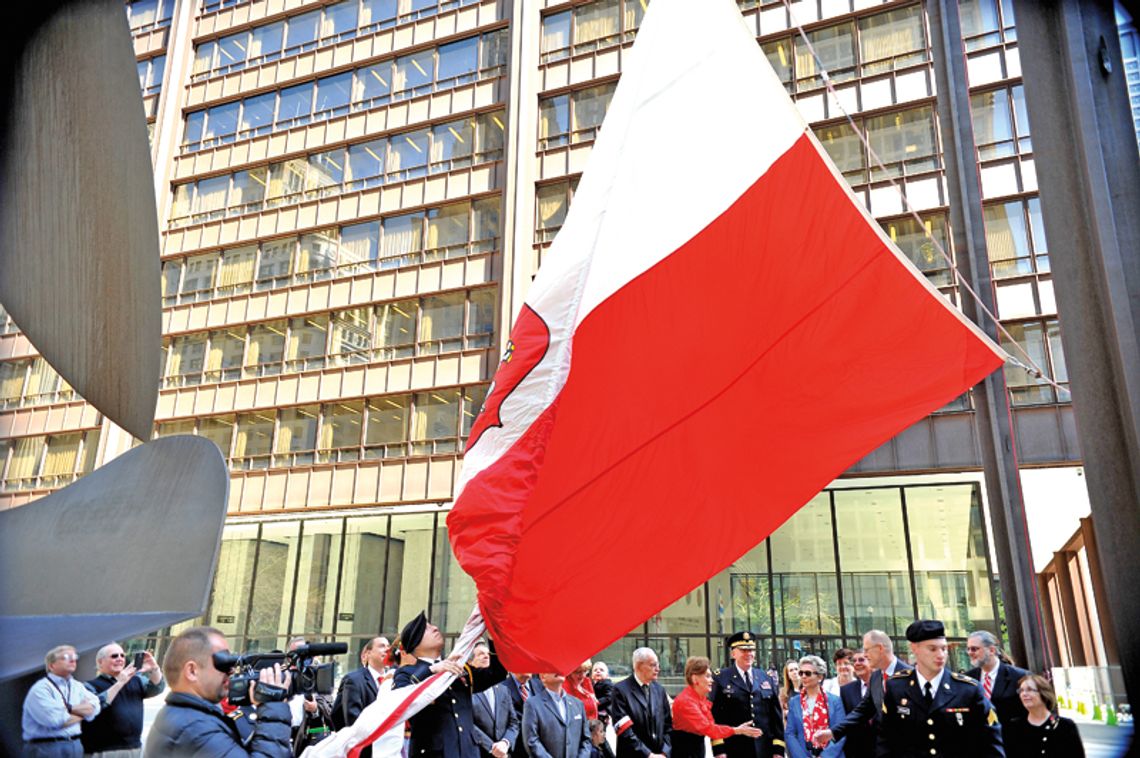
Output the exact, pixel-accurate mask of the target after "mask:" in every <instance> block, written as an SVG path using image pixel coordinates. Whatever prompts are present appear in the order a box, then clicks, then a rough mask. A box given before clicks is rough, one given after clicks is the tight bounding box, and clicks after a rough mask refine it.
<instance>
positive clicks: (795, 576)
mask: <svg viewBox="0 0 1140 758" xmlns="http://www.w3.org/2000/svg"><path fill="white" fill-rule="evenodd" d="M770 541H771V545H772V581H773V596H774V604H775V609H776V633H777V634H794V635H801V634H827V635H834V634H839V631H840V625H839V590H838V586H837V582H836V578H837V577H836V571H835V545H834V542H833V541H832V522H831V505H830V499H829V498H828V495H827V493H826V492H823V493H821V494H819V495H816V496H815V497H814V498H812V499H811V500H810V501H808V503H807V505H805V506H804V507H803V508H801V509H800V510H799V511H797V512H796V514H795V515H794V516H792V517H791V518H790V519H788V521H786V522H784V525H783V526H781V527H780V528H779V529H777V530H776V531H775V532H773V533H772V536H771V538H770Z"/></svg>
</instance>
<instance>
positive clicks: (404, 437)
mask: <svg viewBox="0 0 1140 758" xmlns="http://www.w3.org/2000/svg"><path fill="white" fill-rule="evenodd" d="M409 415H410V408H409V403H408V396H407V395H394V396H391V397H381V398H375V399H372V400H369V401H368V426H367V427H366V429H365V432H364V445H365V448H366V449H365V451H364V457H365V458H390V457H398V456H402V455H404V454H405V453H406V452H407V441H408V419H409Z"/></svg>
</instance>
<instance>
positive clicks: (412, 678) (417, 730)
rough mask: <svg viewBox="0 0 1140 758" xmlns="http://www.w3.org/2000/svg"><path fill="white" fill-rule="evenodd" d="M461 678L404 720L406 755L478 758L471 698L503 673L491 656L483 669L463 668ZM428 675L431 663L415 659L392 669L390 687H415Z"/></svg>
mask: <svg viewBox="0 0 1140 758" xmlns="http://www.w3.org/2000/svg"><path fill="white" fill-rule="evenodd" d="M463 668H464V675H463V676H462V677H460V678H457V679H456V680H455V681H453V682H452V683H451V686H450V687H448V688H447V689H446V690H444V692H443V694H442V695H440V696H439V697H437V698H436V699H435V700H434V701H433V702H432V703H431V704H429V705H428V706H427V707H425V708H424V709H423V710H421V711H420V712H419V713H417V714H416V715H414V716H412V717H411V718H410V719H408V725H409V726H411V728H412V743H411V750H410V755H413V756H416V758H420V757H421V756H424V757H425V758H426V757H428V756H446V757H447V758H479V748H478V746H477V745H476V744H475V720H474V718H473V716H472V714H471V696H472V695H473V694H474V693H476V692H482V691H483V690H485V689H487V688H488V687H493V686H495V685H496V684H498V683H499V682H501V681H503V679H504V678H506V676H507V670H506V669H505V668H503V664H501V663H499V657H498V656H497V655H495V654H494V653H492V654H491V665H490V666H488V667H486V668H481V669H477V668H472V667H471V666H470V665H468V666H464V667H463ZM429 676H431V664H430V663H428V662H427V661H424V660H418V661H416V662H415V663H414V664H412V665H411V666H401V667H400V668H399V669H397V670H396V676H395V679H393V680H392V686H393V687H407V686H408V685H409V684H418V683H419V682H422V681H424V680H425V679H427V678H428V677H429Z"/></svg>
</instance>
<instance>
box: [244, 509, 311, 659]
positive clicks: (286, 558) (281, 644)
mask: <svg viewBox="0 0 1140 758" xmlns="http://www.w3.org/2000/svg"><path fill="white" fill-rule="evenodd" d="M299 527H300V522H297V521H287V522H285V523H268V524H263V525H262V527H261V540H260V544H259V545H258V552H257V569H256V572H255V573H254V580H253V588H252V591H251V592H250V595H251V599H250V609H249V642H248V643H247V645H246V649H247V650H263V651H269V650H283V649H285V644H286V642H287V641H288V640H287V638H286V637H287V635H288V634H289V608H290V606H291V603H290V600H291V599H292V594H293V568H294V566H295V565H296V563H297V530H298V528H299Z"/></svg>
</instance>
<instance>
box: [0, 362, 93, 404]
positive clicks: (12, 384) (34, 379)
mask: <svg viewBox="0 0 1140 758" xmlns="http://www.w3.org/2000/svg"><path fill="white" fill-rule="evenodd" d="M74 396H75V392H74V390H72V389H71V385H70V384H68V383H67V382H65V381H64V380H63V378H62V377H61V376H60V375H59V374H57V373H56V372H55V369H53V368H52V367H51V366H50V365H48V362H47V361H45V360H44V359H43V358H21V359H19V360H14V361H4V362H0V408H16V407H19V406H21V405H31V404H38V403H59V402H66V401H68V400H71V399H72V398H73V397H74Z"/></svg>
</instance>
